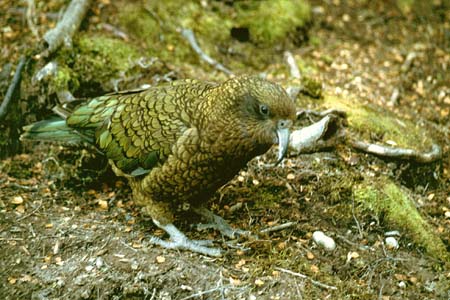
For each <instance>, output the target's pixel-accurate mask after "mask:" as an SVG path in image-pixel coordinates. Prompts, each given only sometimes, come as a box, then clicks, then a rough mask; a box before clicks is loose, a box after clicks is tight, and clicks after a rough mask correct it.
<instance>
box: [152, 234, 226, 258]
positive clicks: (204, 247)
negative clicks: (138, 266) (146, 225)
mask: <svg viewBox="0 0 450 300" xmlns="http://www.w3.org/2000/svg"><path fill="white" fill-rule="evenodd" d="M150 243H151V244H154V245H158V246H160V247H163V248H166V249H180V250H190V251H192V252H197V253H201V254H204V255H209V256H216V257H218V256H222V250H220V249H218V248H213V247H208V246H210V245H212V241H208V240H190V239H188V238H186V237H185V238H183V239H177V240H170V241H165V240H162V239H160V238H158V237H155V236H152V237H151V238H150Z"/></svg>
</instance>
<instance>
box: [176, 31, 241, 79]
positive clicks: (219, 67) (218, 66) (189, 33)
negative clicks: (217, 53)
mask: <svg viewBox="0 0 450 300" xmlns="http://www.w3.org/2000/svg"><path fill="white" fill-rule="evenodd" d="M181 35H182V36H183V37H184V38H185V39H186V40H187V41H188V42H189V44H190V45H191V47H192V49H194V51H195V52H196V53H197V54H198V55H199V56H200V58H201V59H202V60H204V61H205V62H207V63H208V64H210V65H211V66H213V67H214V68H216V69H217V70H219V71H222V72H224V73H225V74H227V75H230V76H231V75H234V74H233V72H231V71H230V70H228V69H227V68H226V67H225V66H224V65H222V64H221V63H219V62H217V61H216V60H215V59H213V58H212V57H211V56H209V55H208V54H206V53H205V52H203V50H202V49H201V48H200V46H199V45H198V43H197V40H196V39H195V35H194V32H193V31H192V30H191V29H188V28H183V29H181Z"/></svg>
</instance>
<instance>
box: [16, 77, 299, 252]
mask: <svg viewBox="0 0 450 300" xmlns="http://www.w3.org/2000/svg"><path fill="white" fill-rule="evenodd" d="M60 115H61V116H60V117H59V118H54V119H51V120H44V121H40V122H37V123H34V124H31V125H28V126H26V127H24V133H23V134H22V136H21V139H27V140H44V141H45V140H46V141H60V142H70V143H89V144H92V145H94V146H95V148H96V149H98V150H99V151H100V152H101V153H103V154H104V155H105V156H106V158H107V159H108V162H109V164H110V165H111V166H112V169H113V170H114V172H115V173H116V175H118V176H124V177H126V178H128V181H129V184H130V186H131V189H132V191H133V199H134V201H135V203H136V204H138V205H140V206H142V211H143V213H144V214H146V215H149V216H150V217H151V218H152V220H153V222H154V223H155V225H156V226H158V227H159V228H161V229H163V230H164V231H165V232H166V233H167V234H168V235H169V239H168V240H163V239H160V238H157V237H152V238H151V240H150V241H151V242H152V243H153V244H157V245H160V246H162V247H165V248H170V249H186V250H190V251H194V252H198V253H202V254H205V255H210V256H220V255H221V254H222V251H221V249H218V248H213V247H211V245H210V242H209V243H208V241H195V240H190V239H189V238H188V237H186V235H185V234H184V233H182V232H181V231H180V230H179V229H177V227H175V225H174V224H173V222H174V212H176V211H177V210H180V208H181V207H183V208H186V207H188V208H190V209H192V211H193V212H194V213H197V214H199V215H200V216H202V217H203V218H205V219H206V220H207V221H208V222H210V223H212V224H214V226H215V227H214V228H216V229H218V230H219V231H220V232H221V233H222V234H223V235H226V236H229V237H234V236H235V234H239V233H242V232H243V231H240V230H234V229H233V228H232V227H231V226H229V225H228V223H226V221H225V220H224V219H223V218H221V217H220V216H217V215H215V214H213V213H212V212H211V211H209V210H208V209H207V208H206V204H207V202H208V200H209V198H211V197H212V196H213V194H214V193H215V191H216V190H217V189H218V188H220V187H221V186H222V185H224V184H225V183H227V182H228V181H229V180H231V179H232V178H233V177H234V176H235V175H236V174H237V173H238V172H239V170H240V169H242V168H243V167H245V166H246V164H247V162H248V161H250V160H251V159H252V158H254V157H255V156H258V155H261V154H263V153H265V152H267V151H268V150H269V148H270V147H271V146H272V145H273V144H278V147H279V148H278V157H277V163H279V162H280V161H281V160H282V159H283V157H284V156H285V154H286V152H287V149H288V143H289V129H290V127H291V126H292V124H293V122H294V119H295V117H296V109H295V105H294V102H293V100H292V99H291V98H289V96H288V95H287V93H286V92H285V90H284V89H283V88H282V87H280V86H279V85H277V84H274V83H271V82H269V81H267V80H264V79H261V78H259V77H255V76H241V77H235V78H232V79H229V80H227V81H225V82H223V83H221V84H217V83H212V82H201V81H196V80H189V79H186V80H177V81H173V82H170V83H164V84H160V85H157V86H153V87H149V88H146V89H139V90H131V91H123V92H117V93H112V94H108V95H105V96H101V97H97V98H93V99H91V100H89V101H87V102H85V103H83V104H81V105H80V106H78V107H76V108H75V109H73V111H68V110H66V111H65V112H63V113H60Z"/></svg>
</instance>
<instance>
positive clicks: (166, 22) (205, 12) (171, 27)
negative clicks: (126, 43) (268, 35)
mask: <svg viewBox="0 0 450 300" xmlns="http://www.w3.org/2000/svg"><path fill="white" fill-rule="evenodd" d="M145 5H146V7H145V8H143V7H142V6H141V5H136V4H133V3H130V4H128V5H126V6H125V7H124V9H123V10H122V11H121V12H119V22H120V24H121V26H123V27H124V28H126V31H127V32H130V33H131V34H132V36H133V37H134V38H136V39H139V41H142V42H143V43H144V44H145V47H146V49H147V51H148V52H149V54H151V55H155V56H158V57H160V58H161V59H163V60H166V61H170V62H171V63H174V64H183V63H198V56H197V54H195V53H194V52H193V50H192V49H191V47H190V45H189V44H188V43H187V41H186V40H185V39H184V38H183V37H182V36H181V34H180V32H179V29H181V28H189V29H192V30H193V31H194V33H195V35H196V38H197V40H198V43H199V44H200V46H201V48H202V50H204V51H205V52H206V53H207V54H209V55H211V56H216V55H217V49H216V48H217V47H216V46H217V44H218V43H221V42H224V41H225V40H227V39H229V31H230V28H231V26H232V23H231V21H230V17H229V16H227V15H225V14H222V13H221V11H222V10H218V11H213V10H212V9H211V8H210V7H209V8H204V7H202V6H201V5H200V3H199V2H197V1H185V2H183V4H182V5H180V2H179V1H175V0H168V1H149V2H147V3H146V4H145Z"/></svg>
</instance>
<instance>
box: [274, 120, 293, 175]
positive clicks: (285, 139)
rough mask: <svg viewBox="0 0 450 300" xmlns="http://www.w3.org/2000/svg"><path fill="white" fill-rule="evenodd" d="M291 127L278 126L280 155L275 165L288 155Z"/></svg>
mask: <svg viewBox="0 0 450 300" xmlns="http://www.w3.org/2000/svg"><path fill="white" fill-rule="evenodd" d="M289 135H290V132H289V128H278V130H277V136H278V157H277V162H276V163H275V166H276V165H278V164H279V163H280V162H281V161H282V160H283V158H284V157H285V156H286V153H287V150H288V146H289Z"/></svg>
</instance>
